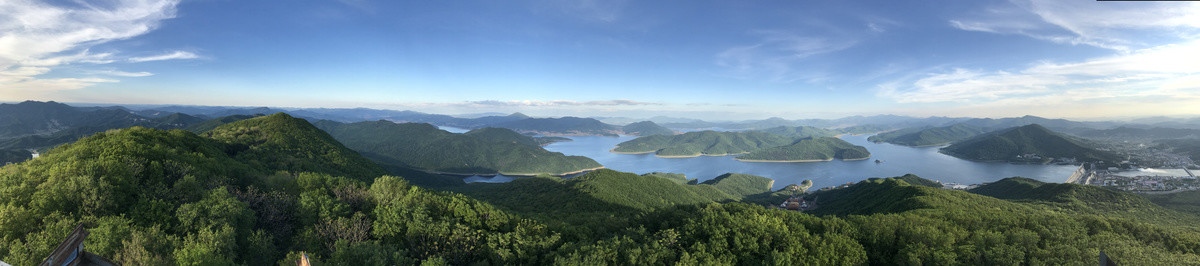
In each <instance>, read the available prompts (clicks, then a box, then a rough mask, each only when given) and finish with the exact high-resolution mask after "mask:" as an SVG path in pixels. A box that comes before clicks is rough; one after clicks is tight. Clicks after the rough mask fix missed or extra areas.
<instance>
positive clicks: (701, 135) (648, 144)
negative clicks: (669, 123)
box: [613, 131, 792, 156]
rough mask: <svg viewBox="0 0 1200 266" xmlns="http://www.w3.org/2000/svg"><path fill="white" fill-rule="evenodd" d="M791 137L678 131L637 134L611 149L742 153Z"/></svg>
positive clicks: (665, 153)
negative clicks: (644, 135) (645, 134)
mask: <svg viewBox="0 0 1200 266" xmlns="http://www.w3.org/2000/svg"><path fill="white" fill-rule="evenodd" d="M791 143H792V139H791V138H789V137H784V136H780V135H775V134H770V133H764V132H754V131H751V132H717V131H697V132H688V133H683V134H680V135H673V136H665V135H655V136H649V137H640V138H636V139H633V140H630V141H626V142H622V143H620V144H617V147H616V148H614V149H613V151H614V152H621V153H651V152H653V153H654V154H655V155H660V156H699V155H725V154H742V153H747V152H751V151H755V150H758V149H763V148H768V147H776V146H781V145H787V144H791Z"/></svg>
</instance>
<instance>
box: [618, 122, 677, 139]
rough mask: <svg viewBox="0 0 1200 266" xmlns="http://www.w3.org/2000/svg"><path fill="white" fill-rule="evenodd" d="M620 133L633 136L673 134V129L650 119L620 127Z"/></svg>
mask: <svg viewBox="0 0 1200 266" xmlns="http://www.w3.org/2000/svg"><path fill="white" fill-rule="evenodd" d="M621 133H623V134H625V135H634V136H653V135H675V131H674V130H671V129H669V128H665V127H663V126H660V125H658V124H656V123H654V122H651V121H642V122H637V123H632V124H628V125H625V126H622V127H621Z"/></svg>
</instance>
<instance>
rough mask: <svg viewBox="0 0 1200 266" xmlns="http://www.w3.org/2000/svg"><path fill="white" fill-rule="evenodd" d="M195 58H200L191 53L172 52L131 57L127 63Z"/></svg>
mask: <svg viewBox="0 0 1200 266" xmlns="http://www.w3.org/2000/svg"><path fill="white" fill-rule="evenodd" d="M196 58H200V56H199V55H196V54H195V53H192V52H187V51H174V52H170V53H165V54H160V55H152V56H144V57H132V58H129V62H134V63H138V62H149V61H163V60H174V59H196Z"/></svg>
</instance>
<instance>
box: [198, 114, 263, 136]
mask: <svg viewBox="0 0 1200 266" xmlns="http://www.w3.org/2000/svg"><path fill="white" fill-rule="evenodd" d="M259 116H261V115H258V116H255V115H231V116H224V117H218V118H215V119H209V120H205V121H202V122H199V123H196V124H194V125H191V126H188V127H186V128H183V130H187V131H191V132H192V133H196V134H201V133H204V132H208V131H209V130H212V129H214V128H217V127H219V126H221V125H224V124H229V123H233V122H237V121H242V120H246V119H250V118H255V117H259Z"/></svg>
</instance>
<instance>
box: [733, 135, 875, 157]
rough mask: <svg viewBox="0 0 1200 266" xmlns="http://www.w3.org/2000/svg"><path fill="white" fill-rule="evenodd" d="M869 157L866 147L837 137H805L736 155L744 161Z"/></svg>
mask: <svg viewBox="0 0 1200 266" xmlns="http://www.w3.org/2000/svg"><path fill="white" fill-rule="evenodd" d="M869 157H871V153H870V152H868V151H867V148H864V147H862V146H858V145H854V144H850V143H849V142H846V141H844V140H842V139H839V138H834V137H819V138H805V139H801V140H798V141H796V142H795V143H792V144H789V145H784V146H778V147H770V148H765V149H760V150H755V151H752V152H750V153H748V154H745V155H742V156H738V157H737V159H738V160H745V161H829V160H833V159H841V160H859V159H866V158H869Z"/></svg>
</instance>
